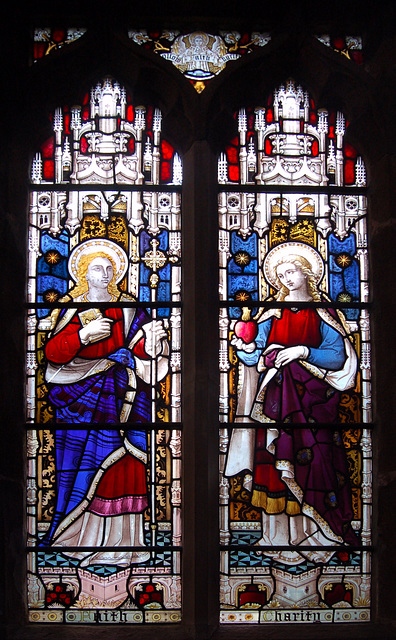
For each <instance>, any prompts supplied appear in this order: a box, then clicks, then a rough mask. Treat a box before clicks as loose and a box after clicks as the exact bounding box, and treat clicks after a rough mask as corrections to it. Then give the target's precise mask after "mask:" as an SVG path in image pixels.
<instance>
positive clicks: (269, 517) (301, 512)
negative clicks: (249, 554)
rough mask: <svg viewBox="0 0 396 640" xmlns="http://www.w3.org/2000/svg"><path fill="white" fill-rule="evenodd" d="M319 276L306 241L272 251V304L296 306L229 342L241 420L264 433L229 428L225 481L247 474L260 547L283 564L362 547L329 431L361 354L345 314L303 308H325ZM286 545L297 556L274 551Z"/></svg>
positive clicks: (343, 467)
mask: <svg viewBox="0 0 396 640" xmlns="http://www.w3.org/2000/svg"><path fill="white" fill-rule="evenodd" d="M323 271H324V268H323V261H322V259H321V257H320V255H319V254H318V253H317V251H315V249H313V248H312V247H310V246H309V245H305V244H304V243H298V242H288V243H284V244H281V245H278V246H277V247H275V248H274V249H272V250H271V251H270V252H269V254H268V255H267V258H266V260H265V263H264V275H265V277H266V279H267V281H268V282H269V283H270V284H271V286H272V287H274V288H275V289H277V290H278V293H277V295H276V296H275V299H273V300H274V301H285V302H292V303H296V306H295V307H293V306H291V307H288V308H285V307H283V308H282V309H281V308H275V307H273V306H271V307H270V308H267V309H265V308H264V309H262V310H260V311H259V313H258V314H257V316H256V318H255V321H256V323H257V335H256V337H255V339H254V341H251V342H248V343H246V342H245V341H244V340H243V339H242V338H240V337H237V336H236V335H234V336H233V338H232V344H233V345H234V347H235V348H236V350H237V357H238V359H239V361H240V375H241V379H240V384H239V388H240V389H241V391H240V394H239V398H238V407H237V417H236V420H235V422H250V423H255V422H258V423H261V424H263V427H258V428H255V429H254V428H253V429H252V428H250V429H248V428H245V429H244V428H243V427H241V428H239V427H235V428H234V429H233V432H232V435H231V439H230V444H229V450H228V456H227V462H226V468H225V475H226V476H228V477H231V476H234V475H236V474H242V475H243V476H244V486H245V488H246V489H248V490H249V491H250V496H251V504H252V506H254V507H255V508H257V509H259V510H261V513H262V535H261V539H260V540H259V542H258V544H259V545H260V546H262V552H263V553H264V554H265V555H269V556H271V557H273V558H275V559H277V560H278V561H280V562H283V563H285V564H299V563H301V562H304V561H305V560H306V559H308V560H311V561H313V562H326V561H327V560H328V559H329V558H330V557H331V556H332V555H333V553H334V551H332V550H331V549H321V547H332V546H337V545H342V544H346V545H356V544H358V537H357V535H356V533H355V531H354V529H353V528H352V520H353V512H352V506H351V488H350V480H349V475H348V465H347V459H346V453H345V450H344V445H343V441H342V434H341V432H340V430H339V429H336V428H335V427H334V426H332V425H333V424H334V423H337V422H338V421H339V403H340V392H342V391H345V390H346V389H349V388H352V387H353V386H354V384H355V376H356V370H357V356H356V353H355V351H354V348H353V346H352V342H351V338H350V336H349V335H348V329H347V326H346V322H345V319H344V317H343V315H342V314H341V313H339V312H336V311H335V310H334V309H332V308H331V305H329V306H326V307H313V306H312V307H310V306H309V305H305V306H302V305H298V303H304V302H311V301H312V302H325V298H324V296H323V294H321V293H320V292H319V290H318V284H319V282H320V280H321V278H322V276H323ZM303 425H307V426H303ZM287 545H291V546H295V547H296V551H285V550H282V549H278V550H276V549H273V547H282V546H287ZM271 547H272V549H271ZM297 547H301V549H300V550H297Z"/></svg>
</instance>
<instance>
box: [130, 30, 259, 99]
mask: <svg viewBox="0 0 396 640" xmlns="http://www.w3.org/2000/svg"><path fill="white" fill-rule="evenodd" d="M128 35H129V37H130V38H131V40H133V42H135V43H136V44H139V45H140V46H143V47H145V48H146V49H149V50H150V51H153V52H154V53H157V54H158V55H160V56H161V57H162V58H164V59H165V60H169V62H171V63H172V64H173V65H174V66H175V67H176V68H177V69H178V70H179V71H180V72H181V73H182V74H183V75H184V76H185V78H187V80H189V81H190V82H191V83H192V84H193V86H194V88H195V89H196V91H197V92H198V93H201V92H202V91H203V90H204V89H205V87H206V85H207V83H208V82H209V81H210V80H212V79H213V78H214V77H215V76H217V75H218V74H219V73H221V71H223V70H224V69H225V67H226V65H227V64H228V63H229V62H232V61H234V60H238V59H239V58H241V56H244V55H245V54H247V53H251V52H252V51H254V50H255V49H256V48H257V47H264V46H265V45H266V44H268V43H269V42H270V40H271V35H270V34H269V33H261V32H260V33H259V32H257V31H256V32H251V33H247V32H244V33H240V32H239V31H220V32H219V33H218V34H216V35H213V34H211V33H206V32H204V31H194V32H192V33H181V32H180V31H175V30H171V29H166V30H163V31H161V32H158V31H150V30H146V29H142V30H140V31H138V30H132V29H131V30H129V32H128Z"/></svg>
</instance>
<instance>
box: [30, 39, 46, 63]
mask: <svg viewBox="0 0 396 640" xmlns="http://www.w3.org/2000/svg"><path fill="white" fill-rule="evenodd" d="M46 48H47V44H46V43H45V42H35V43H34V47H33V57H34V59H35V60H38V59H39V58H42V57H43V56H44V55H45V51H46Z"/></svg>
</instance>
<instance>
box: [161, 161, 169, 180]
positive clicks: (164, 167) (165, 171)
mask: <svg viewBox="0 0 396 640" xmlns="http://www.w3.org/2000/svg"><path fill="white" fill-rule="evenodd" d="M170 178H171V165H170V162H163V163H162V164H161V180H162V181H163V182H167V181H168V180H170Z"/></svg>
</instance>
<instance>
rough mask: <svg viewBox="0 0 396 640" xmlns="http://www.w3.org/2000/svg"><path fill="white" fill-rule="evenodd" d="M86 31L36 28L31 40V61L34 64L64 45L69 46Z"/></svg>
mask: <svg viewBox="0 0 396 640" xmlns="http://www.w3.org/2000/svg"><path fill="white" fill-rule="evenodd" d="M85 32H86V29H84V28H79V29H76V28H71V27H58V28H53V29H51V28H37V29H35V30H34V38H33V43H34V44H33V61H34V62H36V61H37V60H39V59H40V58H43V57H44V56H48V55H49V54H50V53H52V52H53V51H56V50H57V49H61V48H62V47H64V46H65V45H66V44H70V43H71V42H74V41H75V40H78V39H79V38H81V36H83V35H84V33H85Z"/></svg>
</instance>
